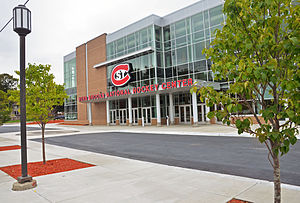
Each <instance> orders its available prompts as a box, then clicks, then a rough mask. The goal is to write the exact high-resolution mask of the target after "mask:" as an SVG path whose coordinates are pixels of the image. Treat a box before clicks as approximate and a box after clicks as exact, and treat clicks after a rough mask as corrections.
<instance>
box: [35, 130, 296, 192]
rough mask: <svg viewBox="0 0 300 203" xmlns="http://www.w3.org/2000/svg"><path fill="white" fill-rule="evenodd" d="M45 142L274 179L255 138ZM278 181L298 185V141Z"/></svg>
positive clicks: (88, 137) (127, 136)
mask: <svg viewBox="0 0 300 203" xmlns="http://www.w3.org/2000/svg"><path fill="white" fill-rule="evenodd" d="M34 140H35V141H39V142H40V141H41V140H40V139H34ZM46 142H47V143H48V144H53V145H59V146H64V147H69V148H75V149H80V150H86V151H91V152H96V153H103V154H108V155H114V156H120V157H125V158H130V159H136V160H142V161H149V162H155V163H161V164H166V165H172V166H179V167H184V168H192V169H199V170H204V171H211V172H217V173H223V174H231V175H238V176H243V177H250V178H256V179H262V180H269V181H272V180H273V169H272V167H271V165H270V163H269V161H268V159H267V154H268V152H267V149H266V148H265V146H264V145H262V144H260V143H259V142H258V141H257V140H256V139H255V138H242V137H214V136H188V135H166V134H138V133H117V132H112V133H93V134H80V135H71V136H62V137H51V138H46ZM281 180H282V183H287V184H292V185H298V186H300V142H298V143H297V144H296V145H294V146H293V147H292V149H291V150H290V152H289V153H288V154H287V155H284V156H283V157H282V158H281Z"/></svg>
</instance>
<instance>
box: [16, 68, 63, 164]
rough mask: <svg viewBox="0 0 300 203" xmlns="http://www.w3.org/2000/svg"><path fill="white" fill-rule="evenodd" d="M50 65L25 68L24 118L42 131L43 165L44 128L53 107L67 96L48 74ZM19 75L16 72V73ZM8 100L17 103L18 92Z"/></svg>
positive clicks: (44, 157)
mask: <svg viewBox="0 0 300 203" xmlns="http://www.w3.org/2000/svg"><path fill="white" fill-rule="evenodd" d="M50 67H51V66H50V65H36V64H29V67H28V68H26V116H27V118H28V119H31V120H34V121H36V122H37V123H38V124H39V125H40V127H41V129H42V153H43V163H44V164H45V163H46V153H45V127H46V124H47V123H48V121H49V119H51V117H53V115H52V113H53V111H54V108H55V106H59V105H62V104H63V102H64V99H65V98H67V94H66V93H65V91H64V87H63V85H57V84H56V83H55V82H54V75H53V74H50V73H49V71H50ZM16 73H17V74H19V72H18V71H16ZM11 95H12V96H10V99H11V100H13V101H15V102H19V100H20V99H19V96H20V94H19V90H15V91H11Z"/></svg>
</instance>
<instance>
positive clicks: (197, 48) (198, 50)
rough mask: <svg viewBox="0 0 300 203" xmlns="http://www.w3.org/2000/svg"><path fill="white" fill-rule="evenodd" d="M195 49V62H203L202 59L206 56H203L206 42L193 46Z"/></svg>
mask: <svg viewBox="0 0 300 203" xmlns="http://www.w3.org/2000/svg"><path fill="white" fill-rule="evenodd" d="M193 47H194V60H201V59H205V56H204V55H202V50H203V49H204V48H205V42H204V41H203V42H200V43H197V44H195V45H193Z"/></svg>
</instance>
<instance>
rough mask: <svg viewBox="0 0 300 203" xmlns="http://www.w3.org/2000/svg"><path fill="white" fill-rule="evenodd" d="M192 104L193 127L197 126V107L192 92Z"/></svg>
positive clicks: (195, 94) (195, 98) (194, 94)
mask: <svg viewBox="0 0 300 203" xmlns="http://www.w3.org/2000/svg"><path fill="white" fill-rule="evenodd" d="M192 104H193V121H194V123H193V124H194V125H197V124H198V106H197V93H196V92H193V94H192Z"/></svg>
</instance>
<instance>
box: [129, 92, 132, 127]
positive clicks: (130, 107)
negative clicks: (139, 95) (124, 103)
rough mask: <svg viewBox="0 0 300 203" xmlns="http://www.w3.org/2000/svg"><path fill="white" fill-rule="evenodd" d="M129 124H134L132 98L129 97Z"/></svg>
mask: <svg viewBox="0 0 300 203" xmlns="http://www.w3.org/2000/svg"><path fill="white" fill-rule="evenodd" d="M128 112H129V113H128V114H129V115H128V116H129V126H132V99H131V97H128Z"/></svg>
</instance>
